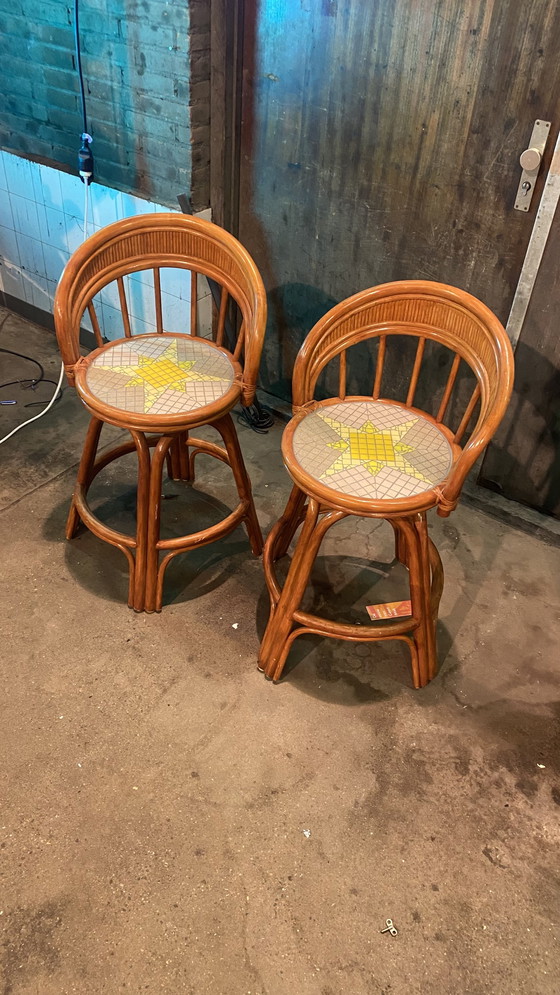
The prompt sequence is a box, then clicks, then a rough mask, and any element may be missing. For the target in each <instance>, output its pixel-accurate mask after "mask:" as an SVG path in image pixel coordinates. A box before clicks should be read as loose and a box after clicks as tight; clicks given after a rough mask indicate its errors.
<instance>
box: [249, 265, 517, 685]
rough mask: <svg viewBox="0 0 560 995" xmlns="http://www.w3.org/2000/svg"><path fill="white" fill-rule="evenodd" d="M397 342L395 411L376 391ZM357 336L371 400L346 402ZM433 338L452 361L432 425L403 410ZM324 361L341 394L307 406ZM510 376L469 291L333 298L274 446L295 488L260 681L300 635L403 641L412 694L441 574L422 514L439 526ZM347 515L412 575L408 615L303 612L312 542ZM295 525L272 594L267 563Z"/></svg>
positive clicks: (503, 348)
mask: <svg viewBox="0 0 560 995" xmlns="http://www.w3.org/2000/svg"><path fill="white" fill-rule="evenodd" d="M399 335H401V336H402V335H404V336H413V337H414V338H416V339H417V340H418V343H417V347H416V354H415V360H414V364H413V367H412V372H411V376H410V381H409V386H408V392H407V395H406V401H405V402H404V403H401V402H397V401H394V400H389V399H388V398H386V397H384V396H383V394H382V384H383V369H384V364H385V357H386V351H387V347H388V343H389V341H390V339H391V337H392V336H399ZM368 339H377V340H378V348H377V360H376V367H375V380H374V384H373V391H372V395H370V396H368V397H365V396H347V393H346V383H347V377H346V369H347V350H348V349H349V348H350V347H351V346H353V345H356V344H357V343H360V342H364V341H366V340H368ZM430 340H432V341H433V342H435V343H439V344H440V345H442V346H445V347H446V348H447V349H449V350H451V351H452V352H453V353H454V354H455V355H454V358H453V362H452V364H451V369H450V373H449V377H448V379H447V383H446V385H445V388H444V390H443V395H442V397H441V401H440V403H439V406H438V410H437V414H436V416H435V417H434V416H432V415H430V414H427V413H426V412H424V411H422V410H420V409H419V408H416V407H414V398H415V393H416V391H417V386H418V380H419V376H420V372H421V366H422V360H423V357H424V351H425V348H426V343H427V342H429V341H430ZM335 358H337V359H338V373H339V380H338V386H339V389H338V397H334V398H330V399H329V400H322V401H315V400H314V392H315V386H316V383H317V379H318V377H319V375H320V374H321V372H322V371H323V369H324V368H325V367H326V366H327V364H328V363H330V362H331V360H334V359H335ZM462 361H465V362H466V363H467V364H468V366H469V367H470V368H471V370H472V371H473V372H474V375H475V378H476V386H475V387H474V391H473V392H472V395H471V396H470V400H469V401H468V403H467V404H466V408H465V410H464V413H463V414H462V417H461V418H460V423H459V425H458V428H457V429H456V430H455V431H454V430H453V429H451V428H448V427H447V426H446V425H445V424H444V418H445V415H446V412H447V410H448V407H449V402H450V399H451V394H452V391H453V387H454V385H455V382H456V379H457V375H458V372H459V366H460V364H461V362H462ZM513 371H514V361H513V352H512V349H511V345H510V342H509V339H508V338H507V335H506V333H505V330H504V328H503V326H502V325H501V323H500V322H499V321H498V319H497V318H496V317H495V316H494V315H493V314H492V312H491V311H489V309H488V308H487V307H486V306H485V305H484V304H482V303H481V302H480V301H478V300H476V298H474V297H472V296H471V295H470V294H467V293H465V292H464V291H462V290H457V289H456V288H454V287H449V286H445V285H444V284H440V283H432V282H427V281H424V280H410V281H402V282H396V283H387V284H384V285H382V286H378V287H374V288H372V289H370V290H365V291H363V292H362V293H359V294H356V295H355V296H354V297H350V298H349V299H348V300H345V301H342V303H340V304H338V305H336V307H334V308H332V310H331V311H329V312H328V313H327V314H326V315H325V316H324V317H323V318H321V319H320V320H319V321H318V322H317V324H316V325H315V326H314V328H313V329H312V331H311V332H310V333H309V335H308V337H307V339H306V340H305V342H304V344H303V345H302V347H301V349H300V351H299V354H298V357H297V359H296V363H295V367H294V376H293V410H294V417H293V418H292V420H291V421H290V422H289V424H288V426H287V427H286V429H285V431H284V436H283V440H282V452H283V456H284V462H285V465H286V468H287V470H288V473H289V474H290V476H291V478H292V480H293V482H294V486H293V489H292V492H291V495H290V498H289V500H288V504H287V506H286V509H285V511H284V513H283V515H282V517H281V518H280V520H279V521H278V522H277V523H276V525H275V526H274V528H273V529H272V531H271V533H270V535H269V537H268V539H267V542H266V544H265V550H264V569H265V576H266V581H267V586H268V591H269V595H270V602H271V612H270V618H269V621H268V626H267V628H266V632H265V635H264V638H263V641H262V645H261V649H260V656H259V669H261V670H263V671H264V673H265V674H266V676H267V677H269V678H271V679H273V680H278V679H279V678H280V676H281V674H282V670H283V668H284V664H285V661H286V657H287V655H288V652H289V650H290V647H291V645H292V643H293V642H294V640H295V639H296V638H297V637H298V636H301V635H303V634H305V633H317V634H320V635H324V636H333V637H335V638H339V639H346V640H357V641H360V642H366V641H369V640H371V641H376V640H382V639H400V640H403V641H404V642H406V643H407V644H408V646H409V648H410V652H411V657H412V679H413V683H414V687H416V688H420V687H424V685H425V684H427V683H428V681H430V680H431V679H432V677H434V675H435V673H436V669H437V659H436V638H435V629H436V622H437V615H438V608H439V602H440V598H441V594H442V590H443V569H442V564H441V559H440V557H439V554H438V551H437V549H436V547H435V545H434V543H433V542H432V540H431V539H430V537H429V535H428V528H427V522H426V512H427V511H428V510H429V509H430V508H437V511H438V514H439V515H441V516H443V517H447V516H448V515H449V514H450V512H451V511H453V510H454V508H455V507H456V505H457V502H458V499H459V495H460V492H461V488H462V485H463V482H464V480H465V477H466V475H467V473H468V472H469V470H470V469H471V467H472V466H473V464H474V462H475V460H476V459H477V458H478V457H479V456H480V454H481V453H482V452H483V450H484V448H485V447H486V445H487V444H488V442H489V441H490V439H491V438H492V436H493V434H494V432H495V431H496V429H497V427H498V425H499V423H500V421H501V419H502V417H503V415H504V412H505V410H506V407H507V404H508V401H509V398H510V396H511V391H512V385H513ZM476 414H478V416H477V417H476V423H475V425H474V428H473V429H472V431H470V433H469V437H468V441H467V442H466V444H465V445H464V446H461V441H462V439H463V437H464V435H465V432H466V431H467V429H469V428H470V426H471V424H472V422H473V421H474V417H473V416H476ZM349 515H359V516H363V517H366V518H383V519H387V520H388V521H389V522H390V524H391V525H392V527H393V529H394V532H395V552H396V558H397V559H398V560H399V561H400V562H401V563H403V564H404V565H405V566H406V567H407V568H408V572H409V582H410V601H411V615H410V616H409V617H407V618H397V619H391V620H388V621H385V620H382V621H378V622H373V623H372V624H367V625H351V624H346V623H342V622H335V621H331V620H328V619H325V618H320V617H319V616H317V615H312V614H310V613H309V612H304V611H302V610H301V608H300V604H301V600H302V596H303V593H304V590H305V588H306V585H307V582H308V580H309V577H310V574H311V570H312V567H313V563H314V561H315V558H316V556H317V553H318V550H319V546H320V544H321V540H322V539H323V537H324V535H325V533H326V532H327V530H328V529H329V528H330V527H331V526H332V525H334V524H335V523H336V522H339V521H341V520H342V519H343V518H346V517H348V516H349ZM302 522H303V528H302V531H301V534H300V537H299V540H298V542H297V544H296V547H295V551H294V555H293V558H292V562H291V565H290V568H289V571H288V574H287V578H286V581H285V584H284V587H283V588H282V589H281V588H280V585H279V583H278V580H277V578H276V574H275V569H274V564H275V561H276V560H277V559H279V558H280V557H281V556H283V555H284V554H285V553H286V552H287V549H288V546H289V545H290V543H291V541H292V539H293V537H294V535H295V533H296V530H297V528H298V526H299V525H300V524H301V523H302Z"/></svg>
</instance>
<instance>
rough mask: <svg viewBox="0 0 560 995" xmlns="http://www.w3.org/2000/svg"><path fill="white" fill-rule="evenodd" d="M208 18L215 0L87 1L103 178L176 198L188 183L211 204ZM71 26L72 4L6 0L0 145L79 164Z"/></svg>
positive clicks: (84, 15)
mask: <svg viewBox="0 0 560 995" xmlns="http://www.w3.org/2000/svg"><path fill="white" fill-rule="evenodd" d="M191 8H192V9H191ZM208 17H209V0H190V6H189V0H178V2H165V0H81V6H80V28H81V30H80V35H81V43H82V44H81V47H82V62H83V70H84V77H85V82H86V99H87V110H88V126H89V131H90V133H91V134H92V136H93V139H94V143H93V147H92V148H93V153H94V157H95V170H96V173H95V177H96V180H97V181H98V182H100V183H103V184H105V185H107V186H111V187H115V188H117V189H120V190H124V191H127V192H132V193H135V194H138V195H140V196H142V197H145V198H147V199H148V200H151V201H156V202H157V203H160V204H169V205H170V206H171V205H173V206H174V205H176V203H177V201H176V197H177V194H178V193H187V194H189V195H191V196H193V199H194V201H195V207H196V208H200V209H202V208H204V207H206V206H207V204H208V146H209V142H208V131H209V121H208V117H209V58H208V50H209V25H208ZM72 24H73V5H72V4H71V3H70V4H69V3H67V2H63V3H55V2H53V0H0V92H1V93H2V103H1V105H0V147H2V148H4V149H6V150H8V151H11V152H15V153H20V154H23V155H26V156H28V157H30V158H32V159H35V160H37V161H40V162H47V163H50V164H56V165H60V166H62V167H66V168H69V169H70V170H72V171H75V169H76V156H77V150H78V147H79V136H80V134H81V131H82V124H81V113H80V101H79V88H78V78H77V73H76V71H75V56H74V37H73V29H72ZM191 62H192V77H191ZM191 138H192V143H191ZM193 179H194V184H193V183H192V180H193Z"/></svg>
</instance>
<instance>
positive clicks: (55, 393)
mask: <svg viewBox="0 0 560 995" xmlns="http://www.w3.org/2000/svg"><path fill="white" fill-rule="evenodd" d="M84 187H85V198H84V236H85V238H87V225H88V202H89V201H88V197H89V184H88V183H87V182H86V181H84ZM63 379H64V363H62V365H61V367H60V374H59V377H58V383H57V385H56V387H55V391H54V394H53V396H52V397H51V399H50V401H49V403H48V404H47V406H46V408H43V410H42V411H40V412H39V414H38V415H33V418H28V419H27V421H24V422H22V423H21V425H16V427H15V428H13V429H12V431H11V432H8V434H7V435H5V436H4V438H3V439H0V446H1V445H2V443H4V442H7V441H8V439H11V438H12V435H15V434H16V432H19V430H20V429H21V428H25V426H26V425H31V422H33V421H37V419H38V418H42V417H43V415H46V413H47V411H50V409H51V408H52V406H53V404H54V402H55V401H56V399H57V397H58V392H59V390H60V387H61V385H62V381H63Z"/></svg>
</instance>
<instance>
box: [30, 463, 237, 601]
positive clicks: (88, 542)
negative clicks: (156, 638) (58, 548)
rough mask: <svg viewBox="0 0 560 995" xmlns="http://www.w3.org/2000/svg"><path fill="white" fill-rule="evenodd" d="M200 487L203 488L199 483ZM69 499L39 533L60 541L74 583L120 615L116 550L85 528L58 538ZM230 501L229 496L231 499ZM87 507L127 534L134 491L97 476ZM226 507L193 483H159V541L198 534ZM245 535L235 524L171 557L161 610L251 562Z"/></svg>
mask: <svg viewBox="0 0 560 995" xmlns="http://www.w3.org/2000/svg"><path fill="white" fill-rule="evenodd" d="M202 486H204V485H202ZM69 498H70V495H68V500H65V501H64V502H63V503H61V504H59V505H57V506H56V507H55V508H54V509H53V511H52V513H51V515H50V516H49V517H48V519H47V520H46V521H45V524H44V528H43V534H44V536H45V538H46V539H47V540H49V541H50V542H64V543H65V559H66V564H67V567H68V570H69V572H70V574H71V575H72V577H73V579H74V580H75V582H76V584H77V585H78V586H79V587H80V588H83V589H85V590H88V591H90V592H91V593H93V594H95V595H96V597H99V598H101V599H103V600H104V601H115V602H120V603H122V604H123V612H126V611H127V610H128V609H127V608H126V595H127V589H128V567H127V562H126V559H125V557H124V556H123V554H122V553H121V552H120V550H118V549H116V547H114V546H110V545H108V544H107V543H102V542H101V541H100V540H99V539H97V538H96V537H95V536H94V535H93V534H92V533H91V532H89V531H88V530H87V529H86V528H85V527H82V528H81V529H80V531H79V533H78V535H77V536H76V538H75V539H72V540H71V541H70V542H67V541H66V540H65V539H64V523H65V520H66V515H67V512H68V505H69ZM232 498H233V495H232ZM91 504H92V508H93V509H94V510H95V513H96V515H98V517H99V518H100V519H101V520H102V521H103V522H105V523H107V524H108V525H110V526H111V527H113V528H115V529H118V530H121V531H123V532H128V533H129V534H131V535H133V534H134V530H135V509H136V488H135V486H133V485H132V484H129V483H125V484H123V480H122V479H120V476H119V479H118V480H115V479H111V475H110V474H107V475H106V477H104V476H103V475H102V476H100V478H99V480H96V481H95V482H94V484H93V486H92V488H91ZM230 510H231V508H230V507H229V506H228V505H226V504H224V503H223V502H222V501H220V500H219V499H218V498H217V497H214V496H212V495H209V494H207V493H205V492H204V491H203V490H199V489H198V485H196V484H195V485H194V486H193V485H189V484H183V483H182V482H175V481H171V480H164V482H163V500H162V516H161V517H162V531H161V535H162V538H173V537H175V536H181V535H183V534H184V533H185V532H187V531H189V528H191V525H190V523H192V528H191V530H192V531H193V532H198V531H199V530H201V529H203V528H207V527H208V526H210V525H212V524H214V523H215V522H217V521H219V520H220V519H221V518H224V517H225V515H227V514H228V513H229V511H230ZM252 559H253V556H252V553H251V547H250V544H249V540H248V538H247V534H246V532H245V530H244V528H242V527H241V526H239V527H238V528H237V529H235V531H233V532H231V533H230V534H229V535H228V536H225V537H224V538H223V539H221V540H218V541H216V542H214V543H211V544H209V545H207V546H201V547H199V548H195V549H192V550H190V551H188V552H186V553H183V554H181V555H179V556H176V557H175V558H174V560H173V561H172V562H171V564H170V566H169V568H168V570H167V573H166V577H165V584H164V592H163V611H165V607H166V606H167V605H170V604H181V603H185V602H190V601H194V600H196V599H197V598H199V597H201V596H203V595H205V594H209V593H210V592H212V591H214V590H216V589H218V588H219V587H221V586H222V584H224V583H225V582H226V580H227V579H228V578H229V577H231V576H232V575H233V574H235V573H236V571H237V570H238V569H239V568H240V567H241V566H242V564H243V563H244V561H245V560H252Z"/></svg>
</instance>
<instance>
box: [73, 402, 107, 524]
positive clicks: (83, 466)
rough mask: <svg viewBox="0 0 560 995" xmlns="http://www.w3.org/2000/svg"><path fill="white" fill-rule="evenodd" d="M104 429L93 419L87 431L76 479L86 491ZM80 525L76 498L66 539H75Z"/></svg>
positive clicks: (96, 419) (77, 483)
mask: <svg viewBox="0 0 560 995" xmlns="http://www.w3.org/2000/svg"><path fill="white" fill-rule="evenodd" d="M102 428H103V422H102V421H101V420H100V419H99V418H92V419H91V421H90V423H89V427H88V430H87V435H86V441H85V442H84V449H83V452H82V456H81V459H80V466H79V468H78V476H77V479H76V485H77V486H83V487H84V488H85V489H86V490H87V488H88V485H89V484H90V483H91V471H92V469H93V465H94V463H95V456H96V453H97V446H98V445H99V436H100V435H101V429H102ZM79 524H80V516H79V515H78V512H77V510H76V505H75V502H74V498H72V503H71V505H70V509H69V511H68V518H67V519H66V538H67V539H73V538H74V536H75V535H76V532H77V531H78V526H79Z"/></svg>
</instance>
